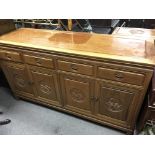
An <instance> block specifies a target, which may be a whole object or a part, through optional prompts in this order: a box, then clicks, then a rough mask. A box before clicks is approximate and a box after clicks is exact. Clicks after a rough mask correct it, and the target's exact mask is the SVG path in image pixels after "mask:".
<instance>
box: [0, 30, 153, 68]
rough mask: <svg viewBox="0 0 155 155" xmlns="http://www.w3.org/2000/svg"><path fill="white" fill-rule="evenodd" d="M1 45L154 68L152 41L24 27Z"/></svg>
mask: <svg viewBox="0 0 155 155" xmlns="http://www.w3.org/2000/svg"><path fill="white" fill-rule="evenodd" d="M0 44H1V46H5V45H13V46H22V47H29V48H36V49H44V50H48V51H55V52H64V53H71V54H78V55H85V56H93V57H100V58H106V59H115V60H120V61H128V62H135V63H142V64H149V65H155V48H154V40H153V39H151V38H149V39H148V40H144V39H141V38H132V37H127V36H116V35H102V34H95V33H84V32H66V31H52V30H41V29H32V28H21V29H17V30H16V31H13V32H10V33H7V34H5V35H2V36H1V37H0Z"/></svg>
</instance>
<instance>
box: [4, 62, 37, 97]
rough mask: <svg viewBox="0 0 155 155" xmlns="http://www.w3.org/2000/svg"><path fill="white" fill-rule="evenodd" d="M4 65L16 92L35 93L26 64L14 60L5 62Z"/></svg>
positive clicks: (31, 94)
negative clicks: (13, 61)
mask: <svg viewBox="0 0 155 155" xmlns="http://www.w3.org/2000/svg"><path fill="white" fill-rule="evenodd" d="M2 66H3V68H4V72H5V74H6V77H7V79H8V81H9V84H10V85H11V87H12V89H13V90H14V91H15V92H18V93H20V94H23V95H30V96H33V95H34V92H33V88H32V86H31V82H30V78H29V75H28V71H27V68H26V67H25V65H23V64H17V63H12V62H3V63H2Z"/></svg>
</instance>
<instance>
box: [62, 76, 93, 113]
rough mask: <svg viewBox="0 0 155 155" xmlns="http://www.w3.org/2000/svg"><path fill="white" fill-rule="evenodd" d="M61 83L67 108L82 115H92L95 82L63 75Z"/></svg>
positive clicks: (80, 77)
mask: <svg viewBox="0 0 155 155" xmlns="http://www.w3.org/2000/svg"><path fill="white" fill-rule="evenodd" d="M60 81H61V90H62V95H63V101H64V106H65V108H66V109H69V110H72V111H75V112H78V113H82V114H91V113H92V101H91V98H92V97H93V90H94V83H93V81H92V80H90V79H89V78H83V77H82V76H78V75H76V76H72V75H70V74H61V76H60Z"/></svg>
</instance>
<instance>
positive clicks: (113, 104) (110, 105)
mask: <svg viewBox="0 0 155 155" xmlns="http://www.w3.org/2000/svg"><path fill="white" fill-rule="evenodd" d="M106 108H107V110H109V111H111V112H121V111H123V106H122V105H121V104H120V103H119V102H118V100H117V99H115V98H110V100H109V101H108V102H107V103H106Z"/></svg>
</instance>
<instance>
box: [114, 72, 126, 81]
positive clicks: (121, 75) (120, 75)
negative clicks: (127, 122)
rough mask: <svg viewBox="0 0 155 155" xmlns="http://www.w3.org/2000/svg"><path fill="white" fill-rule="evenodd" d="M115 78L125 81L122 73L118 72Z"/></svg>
mask: <svg viewBox="0 0 155 155" xmlns="http://www.w3.org/2000/svg"><path fill="white" fill-rule="evenodd" d="M115 77H116V78H117V79H123V78H124V75H123V74H122V73H120V72H117V73H115Z"/></svg>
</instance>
